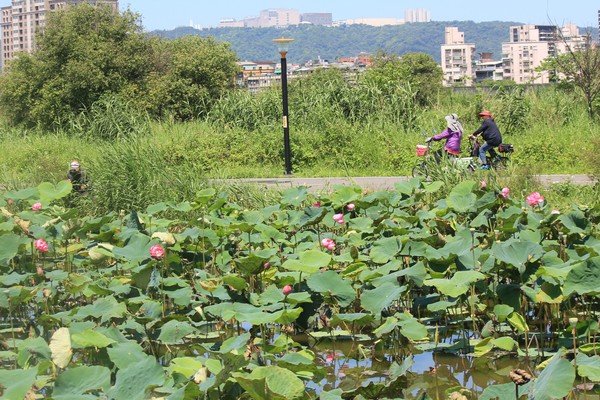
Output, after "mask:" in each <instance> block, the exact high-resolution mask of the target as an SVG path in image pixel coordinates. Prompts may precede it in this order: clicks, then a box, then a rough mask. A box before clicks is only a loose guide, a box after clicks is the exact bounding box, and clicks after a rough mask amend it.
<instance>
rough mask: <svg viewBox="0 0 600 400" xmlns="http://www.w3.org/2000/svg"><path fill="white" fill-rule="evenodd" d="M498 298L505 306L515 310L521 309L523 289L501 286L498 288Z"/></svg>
mask: <svg viewBox="0 0 600 400" xmlns="http://www.w3.org/2000/svg"><path fill="white" fill-rule="evenodd" d="M496 293H497V294H498V298H499V299H500V301H501V302H502V303H503V304H507V305H509V306H511V307H512V308H513V309H515V310H520V309H521V287H520V286H519V285H515V284H501V285H498V287H497V288H496Z"/></svg>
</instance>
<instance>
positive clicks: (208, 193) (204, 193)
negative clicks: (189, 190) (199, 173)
mask: <svg viewBox="0 0 600 400" xmlns="http://www.w3.org/2000/svg"><path fill="white" fill-rule="evenodd" d="M216 193H217V191H216V190H215V188H207V189H202V190H200V191H198V192H197V193H196V197H195V198H194V201H195V202H196V203H199V204H208V202H209V201H210V199H211V198H212V197H213V196H214V195H215V194H216Z"/></svg>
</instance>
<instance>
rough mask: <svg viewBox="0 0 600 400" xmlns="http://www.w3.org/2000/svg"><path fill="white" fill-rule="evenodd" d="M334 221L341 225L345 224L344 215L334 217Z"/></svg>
mask: <svg viewBox="0 0 600 400" xmlns="http://www.w3.org/2000/svg"><path fill="white" fill-rule="evenodd" d="M333 220H334V221H335V222H337V223H338V224H340V225H341V224H343V223H344V214H335V215H334V216H333Z"/></svg>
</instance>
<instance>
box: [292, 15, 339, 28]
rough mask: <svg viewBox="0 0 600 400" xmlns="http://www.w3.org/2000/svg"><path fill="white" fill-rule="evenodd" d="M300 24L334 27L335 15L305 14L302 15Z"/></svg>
mask: <svg viewBox="0 0 600 400" xmlns="http://www.w3.org/2000/svg"><path fill="white" fill-rule="evenodd" d="M300 22H301V23H303V24H304V23H308V24H313V25H324V26H331V25H333V15H332V14H331V13H303V14H300Z"/></svg>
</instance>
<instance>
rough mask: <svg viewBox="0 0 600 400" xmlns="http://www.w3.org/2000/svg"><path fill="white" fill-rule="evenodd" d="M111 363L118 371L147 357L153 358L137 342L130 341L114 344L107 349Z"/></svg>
mask: <svg viewBox="0 0 600 400" xmlns="http://www.w3.org/2000/svg"><path fill="white" fill-rule="evenodd" d="M106 351H107V352H108V357H109V358H110V361H112V363H113V364H115V366H116V367H117V368H118V369H125V368H127V367H128V366H129V365H130V364H135V363H137V362H140V361H143V360H145V359H146V358H147V357H151V356H149V355H148V354H146V353H144V349H143V348H142V346H140V345H139V344H138V343H136V342H132V341H128V342H123V343H113V345H112V346H111V347H109V348H107V349H106Z"/></svg>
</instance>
